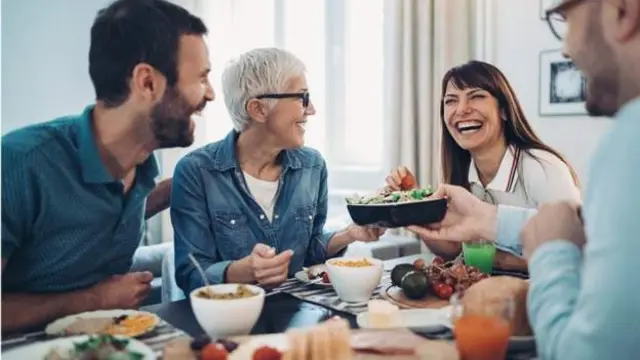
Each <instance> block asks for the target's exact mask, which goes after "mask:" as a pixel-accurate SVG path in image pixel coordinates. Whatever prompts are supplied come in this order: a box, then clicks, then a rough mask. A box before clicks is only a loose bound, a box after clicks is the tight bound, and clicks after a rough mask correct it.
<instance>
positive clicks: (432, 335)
mask: <svg viewBox="0 0 640 360" xmlns="http://www.w3.org/2000/svg"><path fill="white" fill-rule="evenodd" d="M432 257H433V255H431V254H429V253H421V254H416V255H409V256H403V257H399V258H395V259H390V260H386V261H384V262H383V264H384V271H385V272H386V273H389V272H390V271H391V270H392V269H393V268H394V267H395V266H396V265H398V264H404V263H413V262H414V261H415V260H416V259H418V258H422V259H424V260H425V261H427V262H428V261H430V260H431V258H432ZM140 310H142V311H147V312H150V313H154V314H156V315H157V316H158V317H159V318H160V319H162V320H163V326H162V327H161V328H160V329H159V331H158V334H157V335H156V337H155V338H151V339H149V340H148V341H147V345H149V346H150V347H151V348H153V350H154V351H155V352H156V354H157V355H158V356H159V357H160V356H161V354H162V348H163V346H164V344H166V343H167V342H169V341H170V340H172V339H173V338H176V337H178V336H189V337H192V338H198V337H201V336H203V335H206V334H205V332H204V330H203V329H202V328H201V327H200V325H199V324H198V321H197V320H196V318H195V316H194V314H193V311H192V309H191V303H190V301H189V299H182V300H178V301H173V302H165V303H160V304H155V305H150V306H145V307H142V308H141V309H140ZM334 316H339V317H341V318H343V319H345V320H346V321H348V322H349V324H350V326H351V328H352V329H358V328H359V326H358V322H357V316H356V315H355V314H354V313H353V312H350V311H340V310H336V309H335V308H331V307H329V306H322V305H321V304H319V303H314V302H309V301H305V300H304V299H301V298H300V297H296V296H292V295H291V294H290V293H288V292H286V291H272V292H268V293H267V296H266V298H265V302H264V307H263V310H262V312H261V314H260V317H259V319H258V321H257V323H256V324H255V326H254V327H253V329H252V331H251V334H252V335H261V334H275V333H283V332H285V331H287V330H289V329H292V328H303V327H310V326H314V325H317V324H319V323H321V322H323V321H325V320H327V319H330V318H332V317H334ZM416 333H417V334H418V335H421V336H423V337H425V338H428V339H436V340H445V341H454V336H453V333H452V331H451V330H449V329H443V330H441V331H438V332H428V333H420V332H416ZM46 339H47V336H46V334H43V331H42V330H40V331H35V332H31V333H27V334H11V335H10V336H4V335H3V339H2V351H3V352H4V351H5V350H7V349H11V348H13V347H16V346H21V345H24V344H28V343H31V342H35V341H43V340H46ZM507 359H512V360H524V359H527V360H529V359H536V354H535V348H533V349H529V350H528V351H524V352H523V351H518V352H515V353H514V352H510V353H508V355H507Z"/></svg>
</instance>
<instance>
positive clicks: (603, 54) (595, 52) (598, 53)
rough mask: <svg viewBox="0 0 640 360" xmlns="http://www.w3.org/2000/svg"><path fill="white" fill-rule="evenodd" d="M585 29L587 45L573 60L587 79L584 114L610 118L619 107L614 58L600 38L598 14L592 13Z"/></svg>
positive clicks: (612, 51) (618, 73) (618, 86)
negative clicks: (585, 111)
mask: <svg viewBox="0 0 640 360" xmlns="http://www.w3.org/2000/svg"><path fill="white" fill-rule="evenodd" d="M591 19H592V21H590V23H591V24H592V25H589V28H588V30H587V31H588V34H587V39H589V41H588V43H587V44H584V45H583V48H582V51H581V52H580V53H579V55H582V56H580V57H579V59H578V60H580V61H576V65H578V67H580V68H581V70H582V72H583V73H584V74H585V76H586V78H587V101H586V104H585V106H586V108H587V112H588V113H589V115H591V116H613V115H615V113H616V112H617V111H618V108H619V107H620V81H621V78H620V69H619V67H618V64H617V63H616V60H615V59H616V55H615V52H614V50H613V49H612V48H611V46H610V45H609V44H607V41H606V40H605V38H604V35H603V34H604V33H603V29H602V24H601V23H600V20H599V15H597V13H596V12H595V11H593V12H592V15H591Z"/></svg>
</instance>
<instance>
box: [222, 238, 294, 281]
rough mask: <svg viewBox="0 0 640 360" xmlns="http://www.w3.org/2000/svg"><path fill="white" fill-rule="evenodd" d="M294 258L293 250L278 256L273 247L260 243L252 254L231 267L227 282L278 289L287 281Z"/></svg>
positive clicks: (235, 262) (228, 270)
mask: <svg viewBox="0 0 640 360" xmlns="http://www.w3.org/2000/svg"><path fill="white" fill-rule="evenodd" d="M292 256H293V251H292V250H286V251H283V252H281V253H280V254H277V255H276V252H275V250H274V249H273V248H272V247H270V246H268V245H265V244H262V243H258V244H256V245H255V246H254V247H253V251H251V254H249V255H248V256H246V257H244V258H242V259H240V260H236V261H234V262H232V263H231V265H229V268H228V269H227V276H226V279H225V281H226V282H228V283H245V284H246V283H253V282H255V283H258V285H260V286H264V287H267V288H271V287H276V286H278V285H280V284H282V283H283V282H285V280H287V275H288V273H289V263H290V262H291V257H292Z"/></svg>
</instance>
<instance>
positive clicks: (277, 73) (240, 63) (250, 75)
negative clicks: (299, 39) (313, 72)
mask: <svg viewBox="0 0 640 360" xmlns="http://www.w3.org/2000/svg"><path fill="white" fill-rule="evenodd" d="M305 71H306V67H305V66H304V63H303V62H302V61H301V60H300V59H299V58H297V57H296V56H295V55H293V54H292V53H290V52H288V51H286V50H283V49H279V48H258V49H253V50H250V51H248V52H246V53H244V54H242V55H240V56H239V57H237V58H236V59H234V60H233V61H232V62H231V63H230V64H229V65H228V66H227V68H226V69H225V70H224V72H223V73H222V92H223V94H224V103H225V105H226V106H227V111H228V112H229V116H230V117H231V122H232V123H233V127H234V128H235V129H236V131H243V130H245V129H246V128H247V126H249V124H250V123H251V121H252V119H251V116H250V115H249V113H248V112H247V102H248V101H249V100H251V99H253V98H255V97H256V96H259V95H263V94H267V93H281V92H284V91H285V90H286V86H287V83H288V82H289V81H290V80H292V79H294V78H296V77H298V76H302V75H304V73H305ZM276 102H277V99H269V100H267V104H268V106H273V105H275V103H276Z"/></svg>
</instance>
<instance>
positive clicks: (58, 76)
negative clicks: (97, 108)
mask: <svg viewBox="0 0 640 360" xmlns="http://www.w3.org/2000/svg"><path fill="white" fill-rule="evenodd" d="M108 3H109V0H55V1H50V0H3V1H2V133H3V134H5V133H7V132H8V131H10V130H14V129H16V128H18V127H21V126H24V125H27V124H33V123H37V122H41V121H45V120H50V119H52V118H54V117H57V116H62V115H67V114H75V113H79V112H81V111H82V110H83V108H84V107H85V106H86V105H88V104H90V103H91V102H92V101H93V99H94V92H93V87H92V86H91V81H90V79H89V61H88V56H89V35H90V34H89V30H90V28H91V24H92V23H93V19H94V17H95V15H96V12H97V11H98V10H99V9H100V8H102V7H103V6H104V5H106V4H108Z"/></svg>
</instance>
